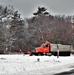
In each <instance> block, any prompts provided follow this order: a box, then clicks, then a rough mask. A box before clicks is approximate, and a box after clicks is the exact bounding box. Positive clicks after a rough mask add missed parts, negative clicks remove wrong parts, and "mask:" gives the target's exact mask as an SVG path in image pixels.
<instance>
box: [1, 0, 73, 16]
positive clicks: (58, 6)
mask: <svg viewBox="0 0 74 75" xmlns="http://www.w3.org/2000/svg"><path fill="white" fill-rule="evenodd" d="M0 4H4V5H13V6H14V8H15V9H16V10H18V11H19V12H20V13H21V15H22V16H23V17H31V16H32V13H33V12H35V11H36V10H37V7H38V6H44V7H46V8H47V10H48V12H50V13H51V14H65V15H67V14H69V15H70V14H74V0H0Z"/></svg>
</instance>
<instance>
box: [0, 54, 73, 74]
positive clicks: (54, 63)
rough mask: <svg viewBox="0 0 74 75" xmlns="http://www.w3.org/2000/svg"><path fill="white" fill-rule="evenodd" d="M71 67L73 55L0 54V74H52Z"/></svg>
mask: <svg viewBox="0 0 74 75" xmlns="http://www.w3.org/2000/svg"><path fill="white" fill-rule="evenodd" d="M38 59H39V61H37V60H38ZM73 68H74V56H69V57H59V58H57V57H55V56H28V55H25V56H24V55H0V75H53V74H55V73H60V72H63V71H69V70H71V69H73Z"/></svg>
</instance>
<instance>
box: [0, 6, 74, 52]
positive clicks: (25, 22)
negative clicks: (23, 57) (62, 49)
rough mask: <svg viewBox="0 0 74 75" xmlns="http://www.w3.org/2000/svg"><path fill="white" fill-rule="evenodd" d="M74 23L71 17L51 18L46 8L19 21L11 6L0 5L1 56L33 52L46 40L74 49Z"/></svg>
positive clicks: (18, 15) (56, 16) (17, 13)
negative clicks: (2, 54) (28, 50)
mask: <svg viewBox="0 0 74 75" xmlns="http://www.w3.org/2000/svg"><path fill="white" fill-rule="evenodd" d="M24 17H25V16H24ZM73 20H74V16H65V15H62V16H61V15H55V16H53V15H51V14H50V13H49V12H48V11H47V9H46V8H45V7H38V9H37V11H36V12H34V13H33V17H31V18H26V19H22V18H21V15H20V13H19V12H18V11H16V10H14V8H13V6H10V5H9V6H2V5H0V53H10V52H12V53H14V52H25V51H26V50H27V49H31V50H34V49H35V47H37V46H40V45H41V44H42V43H43V42H44V41H46V40H48V41H49V42H50V43H60V44H69V45H73V46H74V22H73Z"/></svg>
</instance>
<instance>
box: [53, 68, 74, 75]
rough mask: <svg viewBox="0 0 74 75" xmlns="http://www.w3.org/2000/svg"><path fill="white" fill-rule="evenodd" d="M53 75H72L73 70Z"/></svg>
mask: <svg viewBox="0 0 74 75" xmlns="http://www.w3.org/2000/svg"><path fill="white" fill-rule="evenodd" d="M54 75H74V69H73V70H71V71H68V72H62V73H58V74H54Z"/></svg>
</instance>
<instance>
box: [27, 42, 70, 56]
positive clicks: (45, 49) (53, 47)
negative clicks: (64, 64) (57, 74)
mask: <svg viewBox="0 0 74 75" xmlns="http://www.w3.org/2000/svg"><path fill="white" fill-rule="evenodd" d="M58 53H59V56H70V53H71V47H70V45H61V44H50V43H49V42H47V41H46V42H45V43H43V44H42V45H41V46H40V47H37V48H35V50H31V51H29V53H28V54H30V55H38V56H39V55H48V56H49V55H55V56H57V54H58Z"/></svg>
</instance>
